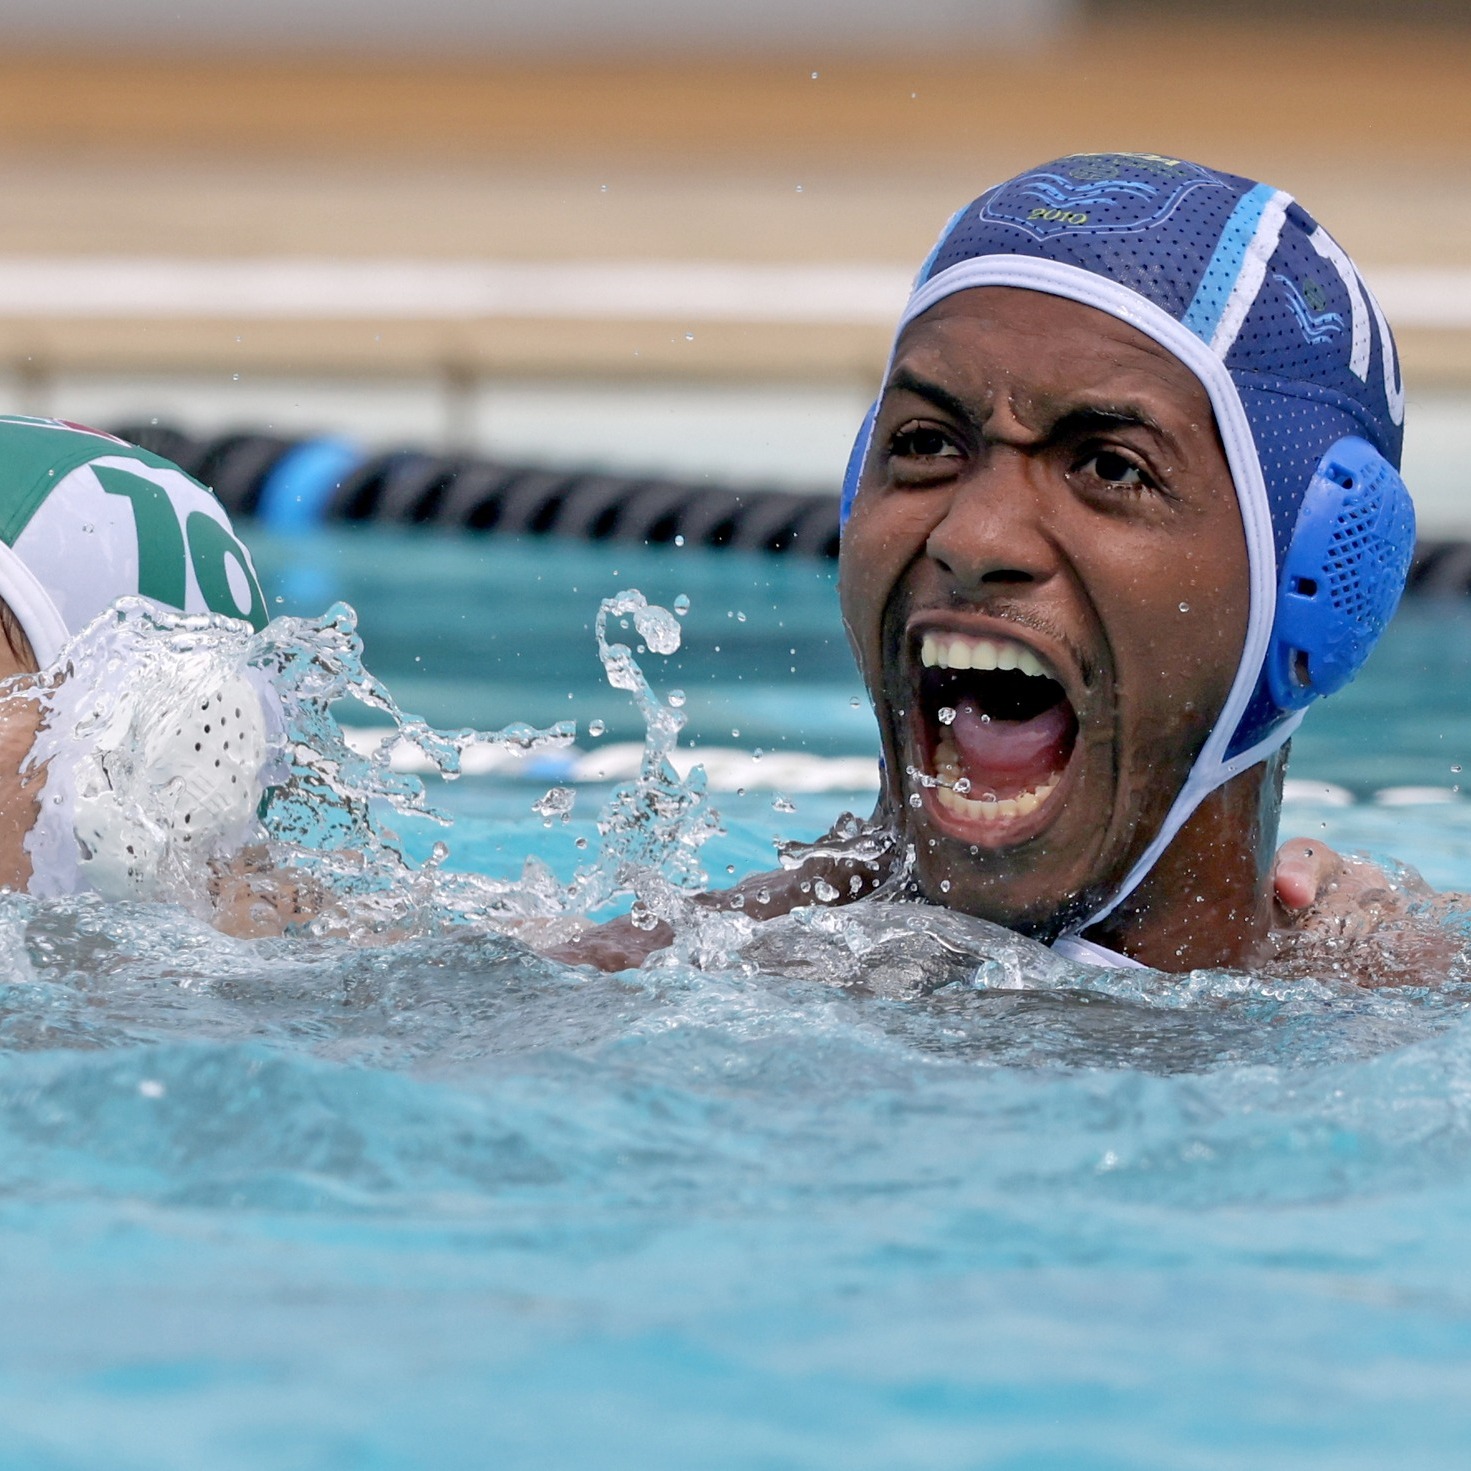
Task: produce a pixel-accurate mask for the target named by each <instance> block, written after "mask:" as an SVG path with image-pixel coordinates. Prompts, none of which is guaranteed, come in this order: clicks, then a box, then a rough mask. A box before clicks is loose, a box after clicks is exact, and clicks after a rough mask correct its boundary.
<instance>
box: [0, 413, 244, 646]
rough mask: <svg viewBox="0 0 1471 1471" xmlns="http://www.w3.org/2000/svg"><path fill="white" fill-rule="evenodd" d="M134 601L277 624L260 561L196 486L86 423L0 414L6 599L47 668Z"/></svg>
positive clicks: (0, 566)
mask: <svg viewBox="0 0 1471 1471" xmlns="http://www.w3.org/2000/svg"><path fill="white" fill-rule="evenodd" d="M127 596H139V597H145V598H150V599H152V600H153V601H155V602H157V603H161V604H162V605H164V606H165V607H169V608H177V609H179V610H180V611H181V612H185V613H223V614H224V615H226V616H227V617H230V618H242V619H245V620H246V621H247V622H249V623H250V624H251V625H252V626H253V627H255V628H257V629H259V628H263V627H264V626H265V624H266V621H267V618H266V605H265V599H264V597H262V595H261V589H260V582H259V580H258V579H257V577H256V575H255V568H254V567H253V566H252V565H251V560H250V553H249V552H248V551H247V550H246V549H245V547H244V546H243V545H242V544H241V542H240V541H239V540H238V539H237V537H236V536H235V533H234V530H233V528H232V527H231V525H230V518H229V517H228V516H227V515H226V514H225V511H224V507H222V506H221V505H220V503H219V501H218V500H216V499H215V497H214V495H213V494H211V492H209V491H208V490H206V489H205V488H204V487H203V486H202V485H200V484H199V482H198V481H197V480H194V479H192V478H191V477H190V476H188V475H186V474H185V473H184V472H183V471H182V470H181V469H179V467H178V466H177V465H174V464H171V463H170V462H169V461H168V460H165V459H163V458H161V457H160V456H158V455H155V454H150V453H149V452H148V451H147V450H143V449H139V448H137V447H136V446H135V445H131V444H128V443H126V442H125V441H124V440H121V439H117V438H115V437H114V436H113V435H110V434H102V433H99V432H98V431H97V430H95V429H87V428H85V427H83V426H82V425H80V424H70V423H67V422H66V421H65V420H62V419H30V418H22V417H19V416H14V415H0V598H4V600H5V602H6V603H7V604H8V605H9V607H10V609H11V611H12V612H13V613H14V614H15V616H16V619H17V620H18V621H19V623H20V626H21V627H22V628H23V629H24V630H25V632H26V637H27V638H29V639H30V641H31V647H32V648H33V649H34V650H35V654H36V659H37V661H38V662H39V663H40V665H41V667H42V668H43V669H44V668H45V667H46V666H47V665H48V664H50V663H51V662H52V661H53V660H54V659H55V658H56V656H57V655H58V654H59V653H60V652H61V650H62V648H63V647H64V646H65V645H66V643H67V641H68V640H69V639H70V638H71V637H72V636H73V635H74V634H76V633H78V632H80V631H81V630H82V629H83V628H85V627H86V626H87V624H89V623H90V622H91V621H92V620H93V619H94V618H96V617H97V615H98V614H99V613H101V612H103V611H104V610H105V609H107V608H108V607H110V606H111V605H112V604H113V603H114V602H116V601H117V599H118V598H121V597H127Z"/></svg>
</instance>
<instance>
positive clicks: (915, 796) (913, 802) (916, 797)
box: [909, 792, 924, 807]
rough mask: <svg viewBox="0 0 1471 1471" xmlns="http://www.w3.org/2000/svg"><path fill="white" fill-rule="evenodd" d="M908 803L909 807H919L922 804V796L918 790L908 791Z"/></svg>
mask: <svg viewBox="0 0 1471 1471" xmlns="http://www.w3.org/2000/svg"><path fill="white" fill-rule="evenodd" d="M909 805H910V806H911V807H921V806H923V805H924V798H923V797H921V796H920V794H919V793H918V792H910V794H909Z"/></svg>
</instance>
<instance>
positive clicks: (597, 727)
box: [587, 720, 608, 740]
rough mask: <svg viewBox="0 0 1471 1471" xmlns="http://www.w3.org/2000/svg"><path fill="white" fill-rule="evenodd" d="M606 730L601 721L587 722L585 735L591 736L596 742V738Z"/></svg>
mask: <svg viewBox="0 0 1471 1471" xmlns="http://www.w3.org/2000/svg"><path fill="white" fill-rule="evenodd" d="M607 728H608V727H607V726H606V725H604V724H603V722H602V721H601V720H589V721H588V723H587V733H588V735H590V736H592V737H593V739H594V740H596V739H597V737H598V736H600V735H602V733H603V732H604V731H605V730H607Z"/></svg>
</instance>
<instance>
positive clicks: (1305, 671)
mask: <svg viewBox="0 0 1471 1471" xmlns="http://www.w3.org/2000/svg"><path fill="white" fill-rule="evenodd" d="M1403 418H1404V393H1403V388H1402V385H1401V381H1400V373H1399V365H1398V361H1397V358H1396V353H1395V347H1394V342H1393V339H1392V337H1391V334H1390V330H1389V327H1388V324H1387V323H1386V321H1385V319H1384V315H1383V313H1382V311H1381V310H1380V309H1379V306H1378V304H1377V303H1376V302H1375V300H1374V298H1373V296H1372V295H1371V294H1370V292H1369V290H1368V288H1367V287H1366V286H1365V284H1364V283H1363V281H1362V279H1361V278H1360V277H1359V274H1358V272H1357V271H1356V269H1355V268H1354V266H1353V264H1352V263H1351V262H1350V260H1349V259H1348V257H1347V255H1346V254H1345V253H1344V252H1343V250H1342V249H1341V248H1340V247H1339V246H1338V244H1337V243H1336V242H1335V241H1334V240H1333V239H1332V237H1331V236H1329V235H1328V233H1327V232H1326V231H1325V230H1324V229H1323V228H1322V227H1321V226H1319V225H1318V224H1317V223H1316V221H1314V220H1313V219H1312V218H1311V216H1309V215H1308V214H1307V212H1306V211H1305V210H1304V209H1303V208H1302V207H1301V206H1300V205H1299V204H1297V203H1296V202H1295V201H1294V200H1293V199H1292V198H1291V197H1290V196H1288V195H1287V194H1284V193H1283V192H1281V191H1280V190H1275V189H1272V188H1270V187H1268V186H1266V185H1262V184H1255V183H1252V182H1251V181H1249V180H1246V179H1241V178H1237V177H1235V176H1233V175H1229V174H1223V173H1218V172H1216V171H1214V170H1211V169H1207V168H1203V167H1201V166H1199V165H1197V164H1192V163H1188V162H1185V161H1184V160H1181V159H1175V158H1168V157H1164V156H1160V155H1154V154H1084V155H1075V156H1073V157H1069V158H1064V159H1060V160H1058V161H1056V162H1054V163H1049V164H1046V165H1044V166H1042V167H1041V168H1038V169H1034V170H1030V171H1029V172H1027V173H1024V174H1022V175H1019V176H1018V177H1017V178H1014V179H1012V180H1010V181H1008V182H1007V183H1005V184H1002V185H999V186H998V187H996V188H994V189H991V190H989V191H988V192H987V193H985V194H983V195H982V196H981V197H980V198H979V199H978V200H976V201H975V202H974V203H973V204H971V205H969V206H967V207H966V208H965V209H963V210H961V211H960V212H959V213H958V214H957V215H956V216H955V217H954V218H953V219H952V221H951V222H950V224H949V225H948V226H947V228H946V230H945V232H944V234H943V235H942V237H941V239H940V241H939V243H938V245H937V246H936V247H935V249H934V251H933V252H932V253H931V255H930V257H929V259H928V260H927V261H926V262H925V264H924V266H923V267H922V269H921V271H920V273H919V278H918V281H917V284H916V286H915V289H914V293H913V295H912V296H911V298H910V301H909V304H908V306H907V307H906V309H905V312H904V314H903V316H902V318H901V320H900V323H899V330H898V335H897V339H896V342H895V347H894V350H893V354H892V356H891V359H890V362H889V366H888V370H887V372H886V375H885V379H884V388H883V393H882V396H881V398H880V399H879V401H878V403H877V404H876V405H875V407H874V410H873V411H872V412H871V414H870V416H869V418H868V420H867V422H866V423H865V425H864V428H863V431H862V433H861V434H860V437H859V440H858V443H857V444H856V445H855V449H854V454H853V458H852V461H851V463H850V467H849V477H848V483H847V485H846V486H845V494H844V514H845V522H846V524H845V529H844V535H843V541H842V551H841V558H840V587H841V594H842V608H843V618H844V622H845V624H846V626H847V630H848V634H849V638H850V641H851V643H852V645H853V648H854V650H855V653H856V655H857V658H858V663H859V666H860V669H861V670H862V673H863V677H864V680H865V683H866V684H867V686H868V689H869V693H870V696H871V698H872V700H873V704H874V709H875V712H876V714H877V717H878V722H879V728H880V732H881V736H882V742H883V752H884V763H885V790H884V794H883V797H882V799H881V804H880V808H881V816H882V818H883V820H884V821H885V822H886V823H887V824H888V825H889V826H890V828H891V829H892V831H893V832H894V834H895V836H896V838H897V840H898V841H897V843H896V850H897V851H903V850H905V849H908V850H910V851H911V852H912V855H913V858H912V867H911V869H910V872H909V874H908V876H907V880H906V881H907V883H908V885H909V887H910V889H911V891H912V892H913V893H914V894H915V895H916V896H917V897H920V898H923V899H927V900H929V901H930V902H932V903H935V904H941V905H946V906H949V907H952V908H956V909H960V910H963V911H965V912H967V913H970V914H974V915H978V916H981V917H983V918H986V919H990V920H994V921H997V922H999V923H1001V924H1004V925H1007V926H1009V927H1011V928H1014V929H1016V930H1019V931H1021V932H1023V933H1026V934H1029V935H1033V936H1036V937H1037V938H1039V939H1041V940H1044V941H1046V942H1047V943H1049V944H1052V945H1053V946H1055V947H1056V948H1058V949H1059V950H1062V951H1064V952H1066V953H1068V954H1069V955H1071V956H1073V957H1075V958H1078V959H1082V960H1087V961H1092V962H1094V963H1103V964H1115V965H1130V964H1146V965H1151V966H1155V967H1158V968H1161V969H1165V970H1184V969H1188V968H1191V967H1195V966H1205V965H1242V964H1247V963H1250V962H1252V961H1253V960H1255V959H1258V958H1260V957H1261V956H1262V955H1263V953H1264V952H1265V949H1266V942H1267V937H1268V933H1269V931H1270V929H1271V927H1272V924H1273V920H1274V910H1273V891H1272V883H1271V880H1270V876H1269V868H1270V855H1271V852H1272V849H1273V847H1274V845H1275V841H1276V827H1277V816H1278V808H1279V805H1280V797H1281V783H1282V776H1283V770H1284V767H1285V762H1286V751H1287V742H1288V740H1289V739H1290V737H1291V735H1292V733H1293V731H1294V730H1295V729H1296V728H1297V725H1298V723H1299V721H1300V720H1301V718H1302V713H1303V710H1304V708H1305V707H1306V706H1307V705H1308V704H1310V703H1311V702H1312V701H1313V700H1315V699H1317V698H1319V697H1320V696H1322V695H1325V694H1329V693H1332V692H1333V691H1334V690H1336V689H1338V688H1339V687H1341V686H1342V685H1343V684H1344V683H1345V682H1347V680H1349V679H1350V678H1352V676H1353V674H1354V673H1355V672H1356V670H1357V669H1358V668H1359V666H1360V665H1361V664H1362V662H1363V659H1364V658H1365V657H1366V656H1367V654H1368V652H1369V649H1370V648H1371V647H1372V645H1373V643H1374V642H1375V640H1376V639H1377V637H1378V635H1379V633H1380V632H1381V631H1382V629H1383V627H1384V624H1385V623H1386V621H1387V620H1388V618H1389V616H1390V614H1391V613H1392V611H1393V609H1394V607H1395V605H1396V603H1397V602H1398V599H1399V596H1400V592H1401V590H1402V587H1403V584H1404V579H1405V575H1406V572H1407V569H1408V563H1409V558H1410V554H1411V550H1412V547H1413V540H1414V517H1413V512H1412V509H1411V506H1410V502H1409V498H1408V496H1407V495H1406V493H1405V490H1404V487H1403V485H1402V483H1401V482H1400V479H1399V475H1398V472H1397V466H1398V463H1399V456H1400V444H1401V432H1402V428H1401V426H1402V422H1403ZM1287 856H1288V859H1289V862H1288V865H1287V870H1286V877H1287V882H1286V884H1285V887H1284V890H1283V898H1284V899H1286V900H1287V901H1288V902H1289V904H1291V905H1292V906H1301V905H1302V904H1303V903H1306V902H1308V900H1309V899H1310V898H1311V897H1312V893H1313V892H1315V891H1316V888H1317V886H1318V885H1319V884H1320V883H1322V882H1324V881H1325V880H1327V879H1330V878H1331V873H1327V874H1325V873H1323V872H1320V871H1319V870H1317V869H1315V868H1313V866H1312V861H1311V860H1305V859H1304V857H1303V854H1302V853H1301V851H1300V850H1294V851H1293V852H1292V853H1290V854H1289V855H1287ZM1305 865H1306V866H1305ZM834 869H836V872H834V871H833V870H834ZM818 870H822V871H823V872H824V873H825V874H826V875H827V876H828V877H829V878H830V879H831V880H832V881H833V887H836V888H837V889H838V890H839V892H840V894H841V895H842V897H843V898H847V897H849V896H850V894H852V893H854V892H863V891H865V890H866V889H869V888H871V887H872V886H873V883H874V880H875V875H874V874H873V873H872V871H870V870H866V869H865V866H864V865H863V864H861V863H857V862H855V863H851V864H848V865H844V864H842V863H840V862H839V863H837V864H834V863H833V861H832V860H831V859H828V858H822V859H817V860H814V862H813V863H812V864H811V865H809V866H808V867H807V869H806V870H805V871H804V872H803V873H801V874H798V875H796V876H795V878H794V879H787V880H785V881H782V880H779V879H774V878H773V877H772V876H767V877H763V878H761V879H758V880H755V881H751V882H748V883H747V884H746V885H743V886H742V892H741V901H742V902H743V904H744V907H745V908H746V910H747V912H748V913H754V914H756V915H757V916H758V917H766V916H769V915H771V914H774V913H778V912H782V911H783V910H785V909H787V908H791V907H793V906H795V905H797V904H801V903H809V902H812V899H811V893H812V892H815V891H816V887H817V886H816V885H815V884H814V883H813V878H814V875H815V874H816V873H817V872H818ZM855 881H856V882H855ZM803 885H805V886H806V887H805V889H804V888H803V887H802V886H803ZM762 894H765V895H766V896H767V897H766V899H765V902H761V899H760V896H761V895H762ZM710 902H712V903H715V904H722V903H725V902H728V901H727V900H725V899H723V898H722V897H721V896H711V898H710ZM1277 917H1279V918H1280V915H1279V916H1277ZM655 938H661V939H665V941H666V942H667V936H657V937H655ZM648 948H650V941H649V939H648V938H647V937H644V936H641V935H637V934H635V933H634V932H633V931H631V930H629V929H622V928H619V929H610V930H608V931H607V932H605V933H601V934H595V935H594V936H591V937H589V939H588V941H587V942H586V944H585V945H584V946H583V947H582V948H581V949H580V951H579V949H578V948H577V947H572V948H571V949H570V950H569V951H568V952H566V953H567V954H568V955H569V957H570V956H572V955H577V956H578V957H579V958H587V959H591V960H592V961H593V962H594V963H600V964H607V965H619V964H627V963H630V962H635V961H636V960H637V959H638V958H639V956H640V954H641V953H642V952H643V951H645V950H647V949H648Z"/></svg>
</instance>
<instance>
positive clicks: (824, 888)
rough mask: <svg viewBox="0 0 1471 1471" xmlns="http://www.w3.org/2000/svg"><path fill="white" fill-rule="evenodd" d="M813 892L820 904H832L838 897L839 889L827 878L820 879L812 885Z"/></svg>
mask: <svg viewBox="0 0 1471 1471" xmlns="http://www.w3.org/2000/svg"><path fill="white" fill-rule="evenodd" d="M812 892H813V893H814V894H815V895H816V896H817V902H818V903H819V904H831V903H832V902H833V900H834V899H836V898H837V897H838V891H837V890H836V889H835V888H833V886H832V885H831V884H830V883H828V881H827V880H826V879H818V881H817V882H816V883H815V884H813V886H812Z"/></svg>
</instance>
